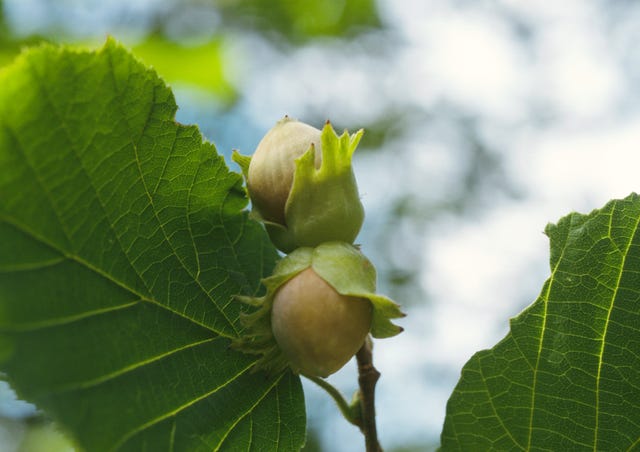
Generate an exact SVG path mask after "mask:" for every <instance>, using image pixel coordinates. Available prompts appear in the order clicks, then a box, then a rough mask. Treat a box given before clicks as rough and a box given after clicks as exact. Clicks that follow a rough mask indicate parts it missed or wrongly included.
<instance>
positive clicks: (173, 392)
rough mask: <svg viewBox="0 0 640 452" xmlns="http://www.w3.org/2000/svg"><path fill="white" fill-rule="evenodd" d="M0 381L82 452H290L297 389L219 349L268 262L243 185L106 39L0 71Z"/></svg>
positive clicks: (285, 377) (298, 439)
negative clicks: (95, 46)
mask: <svg viewBox="0 0 640 452" xmlns="http://www.w3.org/2000/svg"><path fill="white" fill-rule="evenodd" d="M0 87H1V88H0V370H2V371H4V372H6V373H7V375H8V376H9V379H10V381H11V383H12V385H13V387H14V388H15V389H16V390H17V392H18V394H19V395H20V396H21V397H23V398H24V399H26V400H28V401H31V402H34V403H35V404H36V405H38V406H39V407H41V408H42V409H44V410H45V411H46V412H47V413H48V414H50V415H51V416H52V417H53V418H54V419H55V420H56V421H58V422H59V423H60V424H61V425H62V426H64V427H65V428H66V429H67V430H68V431H69V432H71V434H72V435H73V436H74V437H75V439H76V440H77V442H78V443H79V444H80V445H81V446H82V447H84V448H85V449H86V450H90V451H103V450H123V451H125V450H130V451H140V450H153V451H156V450H158V451H159V450H175V451H180V450H189V451H192V450H208V451H209V450H217V449H224V450H296V449H299V448H300V447H301V445H302V443H303V442H304V431H305V414H304V403H303V397H302V391H301V385H300V381H299V379H298V378H297V377H295V376H293V375H292V374H291V373H288V372H287V373H281V374H279V375H275V376H273V377H270V378H267V376H265V375H264V374H260V373H252V372H250V369H251V367H252V366H253V359H252V358H251V357H249V356H247V355H244V354H242V353H240V352H237V351H235V350H231V349H230V348H229V345H230V343H231V341H232V340H234V339H235V338H237V337H239V335H240V333H241V330H242V327H241V325H240V322H239V314H240V306H241V303H239V302H237V301H235V300H234V295H236V294H245V295H252V294H255V293H256V291H257V290H258V289H259V281H260V278H261V277H262V275H263V274H269V273H270V271H271V269H272V267H273V265H274V263H275V260H276V258H277V254H276V251H275V249H274V248H273V246H272V245H271V244H270V243H269V240H268V238H267V236H266V234H265V233H264V231H263V230H262V228H261V227H260V225H259V224H257V223H255V222H253V221H250V220H248V218H247V213H246V212H245V211H244V208H245V206H246V204H247V200H246V197H245V195H244V191H243V189H242V185H241V184H242V179H241V176H240V175H238V174H235V173H231V172H229V170H228V169H227V167H226V165H225V163H224V160H223V159H222V157H220V156H219V155H217V154H216V151H215V147H214V146H213V145H212V144H210V143H206V142H203V141H202V137H201V135H200V132H199V131H198V129H197V128H196V127H194V126H183V125H180V124H178V123H176V122H175V119H174V115H175V111H176V108H177V107H176V104H175V101H174V98H173V95H172V93H171V91H170V90H169V89H168V88H167V87H166V86H165V84H164V83H163V82H162V81H161V80H160V79H159V78H158V77H157V75H156V74H155V72H153V71H151V70H148V69H146V68H145V67H143V65H142V64H140V63H139V62H138V61H136V60H135V59H134V58H133V57H132V56H131V55H129V54H128V53H127V52H126V51H125V50H124V49H122V48H121V47H120V46H119V45H117V44H116V43H115V42H114V41H112V40H109V41H108V42H107V44H106V45H105V46H104V48H103V49H101V50H100V51H98V52H81V51H75V50H71V49H67V48H56V47H52V46H43V47H41V48H38V49H34V50H30V51H28V52H26V53H24V54H22V55H21V56H20V57H19V58H18V60H17V61H16V62H15V63H14V64H13V65H11V66H9V67H7V68H5V69H4V70H2V72H0Z"/></svg>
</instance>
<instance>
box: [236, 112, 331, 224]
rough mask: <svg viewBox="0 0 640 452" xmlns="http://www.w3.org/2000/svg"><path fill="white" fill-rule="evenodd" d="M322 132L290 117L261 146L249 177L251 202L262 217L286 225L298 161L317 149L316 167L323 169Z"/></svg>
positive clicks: (250, 165)
mask: <svg viewBox="0 0 640 452" xmlns="http://www.w3.org/2000/svg"><path fill="white" fill-rule="evenodd" d="M321 133H322V132H320V130H318V129H316V128H315V127H312V126H310V125H307V124H305V123H302V122H299V121H296V120H295V119H291V118H289V117H287V116H285V117H284V119H282V120H280V121H278V123H277V124H276V125H275V126H274V127H273V128H272V129H271V130H269V132H267V134H266V135H265V136H264V138H263V139H262V140H261V141H260V143H259V144H258V147H257V148H256V151H255V153H254V154H253V157H252V158H251V163H250V164H249V172H248V177H247V189H248V191H249V195H250V196H251V201H252V202H253V205H254V207H255V209H256V210H257V212H258V213H259V214H260V216H261V217H262V218H263V219H264V220H266V221H269V222H273V223H278V224H282V225H284V224H285V206H286V203H287V198H288V197H289V192H291V186H292V184H293V175H294V172H295V170H296V164H295V160H296V159H297V158H298V157H300V156H301V155H302V154H304V153H305V152H306V151H307V150H308V149H309V147H311V146H314V147H315V150H316V152H315V167H316V168H319V167H320V161H321V158H322V157H321V156H322V152H321V144H320V135H321Z"/></svg>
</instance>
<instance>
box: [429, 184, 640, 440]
mask: <svg viewBox="0 0 640 452" xmlns="http://www.w3.org/2000/svg"><path fill="white" fill-rule="evenodd" d="M639 223H640V197H638V196H637V195H635V194H634V195H631V196H629V197H628V198H626V199H624V200H617V201H612V202H610V203H609V204H607V205H606V206H605V207H604V208H602V209H601V210H596V211H594V212H592V213H591V214H589V215H580V214H577V213H574V214H571V215H569V216H567V217H565V218H563V219H561V220H560V222H559V223H558V224H557V225H549V226H548V227H547V230H546V233H547V235H548V236H549V237H550V239H551V277H550V278H549V279H548V280H547V282H546V283H545V285H544V287H543V289H542V293H541V294H540V297H539V298H538V300H537V301H536V302H535V303H534V304H532V305H531V306H530V307H529V308H527V309H526V310H525V311H523V312H522V313H521V314H520V315H519V316H518V317H516V318H515V319H513V320H512V322H511V331H510V333H509V334H508V335H507V336H506V337H505V338H504V339H503V340H502V341H501V342H500V343H498V344H497V345H496V346H495V347H494V348H493V349H491V350H485V351H482V352H479V353H477V354H476V355H475V356H473V357H472V358H471V360H470V361H469V362H468V363H467V364H466V365H465V366H464V369H463V370H462V377H461V379H460V382H459V383H458V385H457V387H456V389H455V391H454V393H453V395H452V396H451V398H450V400H449V403H448V405H447V417H446V420H445V425H444V430H443V433H442V447H443V449H444V450H464V451H467V450H469V451H481V450H559V451H562V450H570V451H574V450H592V451H614V450H616V451H618V450H620V451H622V450H632V449H633V450H637V449H638V448H640V228H639V227H638V224H639Z"/></svg>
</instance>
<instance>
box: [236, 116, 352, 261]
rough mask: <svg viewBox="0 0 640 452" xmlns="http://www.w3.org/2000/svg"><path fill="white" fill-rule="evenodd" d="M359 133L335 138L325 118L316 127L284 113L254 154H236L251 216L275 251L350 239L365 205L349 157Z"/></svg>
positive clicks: (350, 240)
mask: <svg viewBox="0 0 640 452" xmlns="http://www.w3.org/2000/svg"><path fill="white" fill-rule="evenodd" d="M362 133H363V132H362V130H360V131H358V132H357V133H355V134H353V135H349V134H348V133H347V132H345V133H343V134H342V135H340V136H338V135H337V134H336V133H335V131H334V130H333V127H331V124H330V123H328V122H327V123H326V124H325V126H324V128H323V129H322V131H320V130H318V129H316V128H314V127H311V126H309V125H307V124H304V123H301V122H299V121H296V120H294V119H291V118H288V117H285V118H284V119H282V120H281V121H279V122H278V123H277V124H276V125H275V126H274V127H273V128H272V129H271V130H270V131H269V132H268V133H267V134H266V135H265V137H264V138H263V139H262V140H261V141H260V143H259V145H258V147H257V149H256V152H255V153H254V155H253V156H252V157H246V156H242V155H240V154H239V153H237V152H234V154H233V159H234V160H235V161H236V162H237V163H238V164H239V165H240V166H241V168H242V172H243V174H244V176H245V179H246V180H247V191H248V193H249V197H250V198H251V201H252V204H253V212H252V213H253V216H254V217H255V218H257V219H258V220H260V221H262V222H263V223H264V225H265V228H266V230H267V232H268V234H269V237H270V238H271V241H272V242H273V244H274V245H275V246H276V247H277V248H278V249H280V250H281V251H284V252H285V253H289V252H291V251H293V250H295V249H296V248H299V247H315V246H318V245H320V244H321V243H324V242H329V241H341V242H347V243H353V242H354V240H355V239H356V237H357V235H358V233H359V232H360V228H361V227H362V222H363V221H364V208H363V207H362V203H361V202H360V196H359V194H358V186H357V183H356V179H355V176H354V173H353V169H352V167H351V159H352V156H353V152H354V151H355V149H356V147H357V146H358V143H359V142H360V138H361V136H362Z"/></svg>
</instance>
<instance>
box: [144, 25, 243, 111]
mask: <svg viewBox="0 0 640 452" xmlns="http://www.w3.org/2000/svg"><path fill="white" fill-rule="evenodd" d="M224 47H225V41H224V38H222V37H215V38H213V39H211V40H209V41H207V42H204V43H201V44H196V45H192V46H185V45H183V44H180V43H176V42H173V41H169V40H168V39H167V38H166V37H164V36H162V35H151V36H148V37H147V39H145V40H144V41H142V42H140V43H139V44H137V45H135V46H134V47H133V48H132V51H133V54H134V55H136V56H137V57H139V58H140V59H141V60H143V61H144V62H145V63H148V64H150V65H151V66H153V68H154V69H155V70H156V71H157V72H158V74H159V75H160V76H161V77H162V78H164V79H166V80H167V81H169V82H176V81H178V82H183V83H187V84H190V85H193V86H195V87H198V88H202V89H206V90H208V91H210V92H212V93H213V94H214V95H215V96H216V97H217V98H218V100H219V101H221V102H222V103H223V104H230V103H233V101H234V100H235V99H236V97H237V92H236V89H235V88H234V86H233V84H232V83H231V82H230V81H229V80H228V79H227V77H226V74H225V71H224V66H225V61H224Z"/></svg>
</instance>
